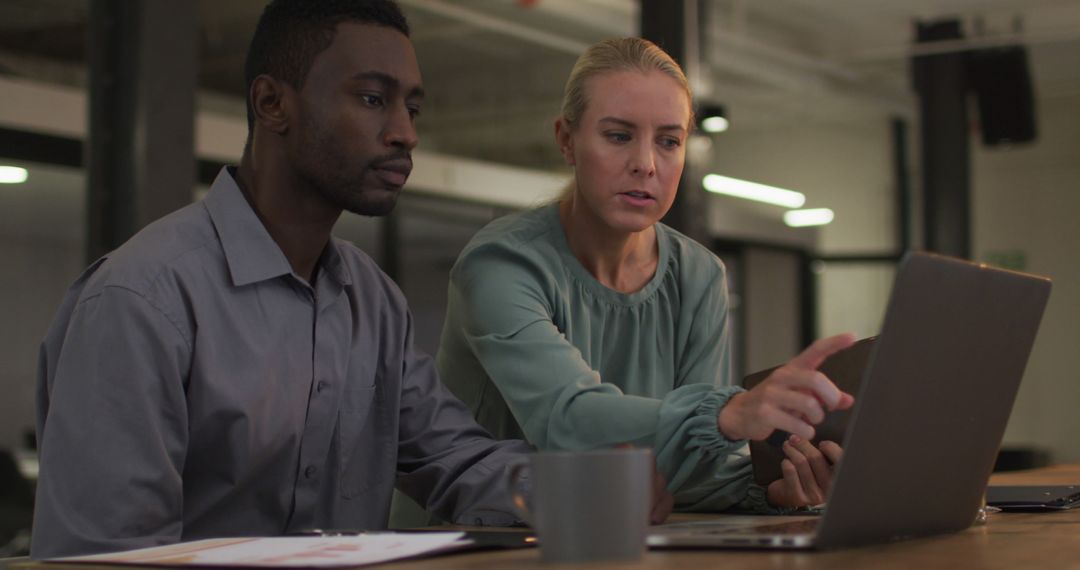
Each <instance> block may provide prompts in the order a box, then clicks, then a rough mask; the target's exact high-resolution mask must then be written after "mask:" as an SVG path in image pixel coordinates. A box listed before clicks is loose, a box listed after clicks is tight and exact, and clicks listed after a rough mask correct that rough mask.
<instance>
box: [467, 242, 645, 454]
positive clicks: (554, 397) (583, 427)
mask: <svg viewBox="0 0 1080 570" xmlns="http://www.w3.org/2000/svg"><path fill="white" fill-rule="evenodd" d="M545 285H547V286H550V285H551V279H550V276H549V275H548V273H547V271H546V270H545V268H543V267H541V266H539V265H538V264H537V263H536V262H535V260H532V259H530V258H529V257H527V256H524V255H520V254H518V253H516V252H514V251H512V250H511V249H510V248H507V247H501V246H497V245H488V246H483V247H482V248H481V249H478V250H473V251H471V252H469V253H468V254H467V256H465V257H463V258H462V259H460V260H459V261H458V264H457V265H456V266H455V268H454V271H453V273H452V275H451V285H450V298H449V307H450V310H451V311H460V313H459V314H458V315H457V317H458V318H457V319H447V320H448V321H450V320H457V322H460V323H461V326H462V329H463V330H462V334H463V336H464V338H465V341H466V343H467V344H468V347H469V349H470V350H471V351H472V353H473V354H474V355H475V357H476V359H477V360H478V361H479V362H480V364H481V366H482V367H483V369H484V372H485V373H486V374H487V375H488V377H489V378H491V380H492V382H493V383H494V384H495V386H496V387H497V388H498V390H499V392H500V393H501V394H502V396H503V398H504V399H505V400H506V403H507V406H508V407H509V408H510V412H511V413H512V414H513V416H514V418H515V419H516V420H517V422H518V424H519V425H520V426H521V429H522V431H523V432H524V434H525V437H526V439H528V440H529V443H531V444H533V445H534V446H536V447H537V448H539V449H564V450H584V449H594V448H602V447H610V446H613V445H616V444H619V443H631V444H635V445H640V446H652V444H653V438H654V436H655V433H656V418H657V416H658V413H659V410H660V408H661V406H662V402H661V401H659V400H656V399H653V398H642V397H637V396H631V395H627V394H624V393H623V392H622V391H621V390H620V389H619V388H618V387H617V386H615V385H613V384H608V383H604V382H601V379H600V376H599V374H597V372H596V371H594V370H593V369H592V368H590V367H589V365H588V363H586V362H585V360H584V359H583V358H582V356H581V353H580V352H579V351H578V349H577V348H575V347H574V346H573V345H572V344H570V343H569V342H568V341H567V340H566V338H565V337H564V336H563V334H562V333H561V332H559V330H558V328H557V327H556V326H555V324H554V322H553V321H552V318H551V314H552V310H553V307H552V306H551V302H550V301H549V299H548V298H547V295H546V294H545V292H544V290H543V288H544V286H545Z"/></svg>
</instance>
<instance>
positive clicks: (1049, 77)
mask: <svg viewBox="0 0 1080 570" xmlns="http://www.w3.org/2000/svg"><path fill="white" fill-rule="evenodd" d="M400 2H401V4H402V6H403V7H404V9H405V11H406V13H407V15H408V17H409V19H410V21H411V24H412V27H413V31H414V34H413V41H414V43H415V45H416V48H417V51H418V54H419V57H420V61H421V67H422V69H423V72H424V76H425V83H426V88H427V91H428V92H429V93H430V98H429V103H428V104H427V108H426V109H425V113H424V116H423V117H422V120H421V123H420V128H421V136H422V144H423V145H424V148H426V149H428V150H437V151H440V152H445V153H447V154H454V155H461V156H468V157H473V158H479V159H483V160H491V161H497V162H505V163H509V164H515V165H521V166H527V167H532V168H541V169H554V168H558V167H559V166H560V161H559V157H558V155H557V154H556V153H555V151H554V148H553V144H552V143H551V138H552V129H551V121H552V120H553V118H554V116H555V113H556V112H557V109H558V104H559V99H560V96H561V91H562V84H563V82H564V81H565V77H566V74H567V72H568V71H569V69H570V67H571V65H572V64H573V61H574V58H575V56H576V54H577V53H580V51H581V49H582V48H583V47H584V46H586V45H588V44H590V43H592V42H594V41H597V40H599V39H602V38H605V37H611V36H617V35H627V34H632V33H634V31H635V29H636V27H637V24H636V22H637V18H638V15H637V2H636V1H635V0H460V1H451V0H400ZM262 4H263V0H200V1H199V16H200V22H201V29H200V30H199V34H200V58H201V61H200V78H199V82H200V86H201V89H202V94H205V95H206V96H205V97H203V98H202V99H201V101H203V102H205V103H206V104H208V105H211V104H212V105H214V106H215V107H216V108H218V109H219V110H221V109H224V110H226V111H227V112H235V113H238V114H239V113H242V109H243V104H242V90H243V86H242V83H241V76H242V75H241V68H242V62H243V54H244V49H245V47H246V43H247V41H248V37H249V35H250V32H251V29H252V27H253V26H254V22H255V20H256V18H257V16H258V13H259V11H260V10H261V6H262ZM88 6H89V2H88V1H86V0H4V1H3V2H0V74H7V75H13V76H25V77H30V78H35V79H38V80H41V81H45V82H54V83H66V84H75V85H81V84H82V83H83V82H84V81H85V75H86V70H85V66H84V64H83V63H82V62H83V58H84V47H83V37H84V35H85V25H86V21H87V11H88ZM946 17H956V18H959V19H961V20H962V21H963V23H964V25H965V28H966V30H967V35H968V38H969V42H970V43H969V45H992V44H994V43H995V42H1001V41H1009V40H1016V39H1020V40H1021V41H1023V42H1025V43H1026V44H1027V45H1029V47H1030V48H1031V54H1032V58H1033V59H1036V58H1037V59H1038V61H1039V65H1038V67H1037V69H1036V80H1037V81H1038V88H1039V89H1040V91H1041V92H1042V93H1043V94H1045V92H1046V91H1047V90H1049V91H1058V92H1076V91H1078V90H1080V60H1078V58H1080V56H1078V55H1077V54H1080V2H1076V1H1075V0H911V1H906V2H896V1H895V0H702V1H701V2H700V13H699V21H700V22H701V28H702V30H703V33H702V40H701V41H702V49H701V51H702V54H703V59H704V61H705V64H704V65H703V67H702V69H701V72H700V73H699V74H698V75H697V76H696V80H695V88H696V90H697V92H698V95H699V98H707V99H711V100H716V101H719V102H723V103H725V104H726V105H727V107H728V108H729V110H730V113H731V115H732V121H733V125H734V129H746V130H755V129H782V128H787V127H788V126H790V125H792V124H797V123H807V122H810V123H813V122H842V121H850V120H860V119H864V118H866V117H868V116H875V115H878V116H886V115H896V114H900V115H909V116H910V115H911V114H912V112H913V106H912V97H911V94H910V90H909V88H908V76H907V62H908V60H909V58H910V56H911V55H912V53H914V52H915V51H917V49H916V48H913V47H912V45H911V36H912V25H913V24H912V23H913V22H914V21H916V20H918V19H937V18H946ZM963 47H965V46H964V45H951V46H944V47H943V49H962V48H963ZM923 49H925V48H923ZM932 49H936V48H932Z"/></svg>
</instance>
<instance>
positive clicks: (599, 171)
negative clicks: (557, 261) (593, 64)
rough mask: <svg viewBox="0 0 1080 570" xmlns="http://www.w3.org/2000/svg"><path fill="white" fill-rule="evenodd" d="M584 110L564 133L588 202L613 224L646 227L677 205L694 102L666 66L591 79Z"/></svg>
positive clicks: (580, 195) (580, 197)
mask: <svg viewBox="0 0 1080 570" xmlns="http://www.w3.org/2000/svg"><path fill="white" fill-rule="evenodd" d="M585 90H586V91H585V92H586V100H587V101H588V103H587V106H586V108H585V112H584V113H583V114H582V116H581V119H580V122H579V124H578V125H576V126H575V127H574V128H572V129H568V128H567V125H566V124H565V123H563V122H561V121H560V122H559V124H558V125H557V129H556V132H557V138H558V141H559V144H560V147H561V149H562V152H563V156H564V157H565V159H566V161H567V163H568V164H570V165H571V166H573V167H574V169H575V177H576V180H577V193H576V195H575V198H574V200H575V209H577V206H578V205H579V204H578V203H577V201H581V202H582V204H580V205H583V206H584V207H585V208H586V210H587V211H588V212H589V213H591V214H592V217H593V218H595V219H597V220H598V221H599V222H600V223H603V224H605V225H607V226H608V227H609V228H611V229H613V230H616V231H622V232H639V231H642V230H644V229H647V228H649V227H650V226H652V225H653V224H654V223H656V222H657V221H659V220H660V218H662V217H663V216H664V214H666V213H667V211H668V209H670V208H671V203H672V202H673V201H674V200H675V192H676V190H677V189H678V186H679V177H680V176H682V171H683V164H684V163H685V159H686V148H685V144H686V138H687V135H688V132H687V126H688V123H689V120H690V101H689V100H688V99H689V98H688V97H687V94H686V91H685V90H684V89H683V87H682V86H681V85H680V84H679V83H678V82H677V81H676V80H675V79H673V78H672V77H670V76H668V75H666V74H665V73H663V72H660V71H650V72H648V73H641V72H638V71H620V72H614V73H605V74H602V75H598V76H596V77H592V78H590V79H589V80H587V81H586V83H585Z"/></svg>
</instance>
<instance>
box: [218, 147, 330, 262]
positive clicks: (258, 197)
mask: <svg viewBox="0 0 1080 570" xmlns="http://www.w3.org/2000/svg"><path fill="white" fill-rule="evenodd" d="M261 162H262V163H258V162H256V160H254V159H253V158H252V157H251V155H250V153H245V154H244V158H243V160H241V162H240V166H239V168H237V170H236V177H235V178H236V183H237V185H238V186H240V190H241V191H242V192H243V194H244V197H245V198H246V199H247V201H248V204H250V205H251V208H252V210H254V211H255V215H257V216H258V217H259V220H260V221H261V222H262V223H263V226H265V227H266V231H267V232H268V233H269V234H270V237H271V238H273V240H274V242H275V243H277V245H278V247H279V248H281V252H282V253H284V254H285V258H286V259H287V260H289V265H290V266H291V267H292V270H293V272H294V273H296V274H297V275H298V276H300V277H302V278H303V279H305V280H306V281H307V282H308V283H313V282H314V277H315V270H316V267H317V265H318V262H319V257H320V256H321V255H322V253H323V250H325V249H326V247H327V244H328V243H329V242H330V231H331V230H332V229H333V227H334V224H335V223H336V222H337V220H338V218H339V217H340V216H341V209H340V208H334V207H332V206H330V205H328V204H327V203H326V201H325V200H323V199H322V198H320V197H319V196H317V195H315V194H313V193H311V192H308V191H306V189H304V188H302V187H301V186H300V183H299V182H298V181H297V180H296V179H295V177H294V176H292V175H291V173H290V172H282V171H281V170H282V169H281V168H280V167H278V165H281V164H284V163H283V162H281V161H280V160H265V161H261Z"/></svg>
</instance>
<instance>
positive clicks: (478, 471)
mask: <svg viewBox="0 0 1080 570" xmlns="http://www.w3.org/2000/svg"><path fill="white" fill-rule="evenodd" d="M406 319H407V323H408V326H407V332H406V338H405V344H406V350H405V355H406V356H405V359H404V363H403V366H404V369H403V371H404V377H403V379H402V394H401V410H400V442H399V446H398V482H397V487H398V489H400V490H401V491H402V492H404V493H405V494H407V495H409V496H410V497H412V498H413V499H414V500H416V501H417V502H418V503H419V504H421V505H424V506H425V507H426V508H427V509H428V510H430V511H431V512H434V513H435V514H436V515H438V516H439V517H440V518H442V519H444V520H447V521H450V522H452V523H456V524H465V525H473V526H509V525H513V524H519V523H520V522H521V519H520V517H518V515H517V514H516V512H515V511H514V508H513V501H512V498H511V485H510V483H511V481H510V470H511V469H512V468H513V466H514V465H516V464H518V463H522V462H524V461H525V454H527V453H529V452H531V451H532V448H531V447H529V446H528V445H527V444H526V443H525V442H523V441H520V440H506V441H498V440H495V439H494V438H492V437H491V435H489V434H488V433H487V432H486V431H485V430H484V429H483V428H482V427H480V425H479V424H477V423H476V420H474V419H473V417H472V414H471V413H469V409H468V408H467V407H465V404H463V403H461V401H460V400H458V399H457V398H456V397H454V395H453V394H451V393H450V391H449V389H447V388H446V387H445V386H444V385H443V383H442V382H440V381H439V379H438V376H437V373H436V371H435V365H434V361H433V360H432V359H431V357H429V356H428V355H427V354H424V353H423V352H421V351H419V350H416V349H415V348H414V347H413V341H412V317H411V316H410V315H408V313H406ZM522 492H524V493H528V492H529V490H528V488H527V481H526V482H525V486H524V487H523V488H522Z"/></svg>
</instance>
